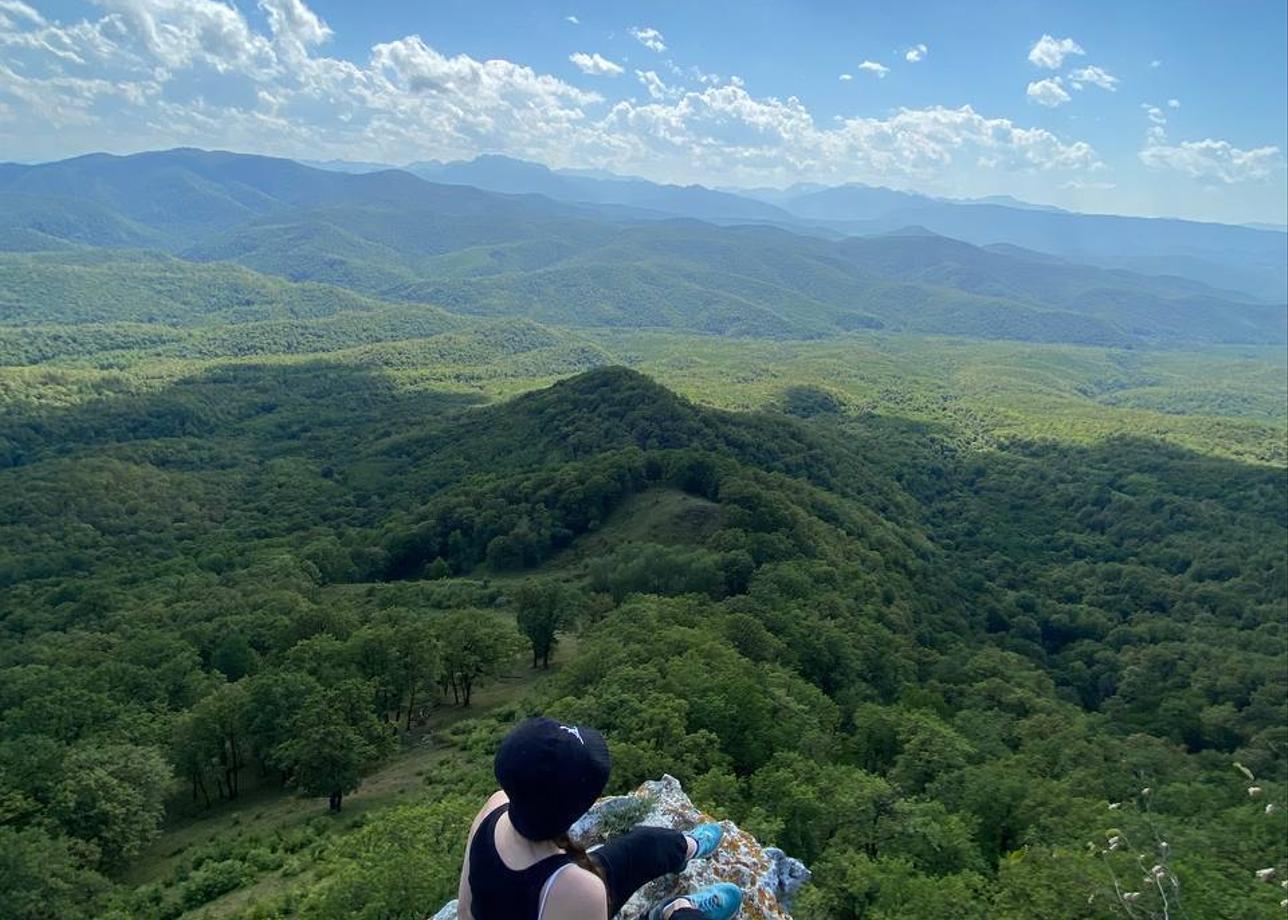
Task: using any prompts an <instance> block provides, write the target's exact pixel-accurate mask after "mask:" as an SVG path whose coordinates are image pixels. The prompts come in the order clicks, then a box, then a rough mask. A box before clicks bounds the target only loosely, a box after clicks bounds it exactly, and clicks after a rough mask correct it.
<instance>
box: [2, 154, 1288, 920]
mask: <svg viewBox="0 0 1288 920" xmlns="http://www.w3.org/2000/svg"><path fill="white" fill-rule="evenodd" d="M70 163H71V165H67V164H61V165H60V164H53V165H51V166H50V167H41V168H35V167H32V168H26V167H23V168H14V169H12V170H9V171H8V172H5V173H4V174H3V175H0V180H2V181H0V186H3V187H2V188H0V199H3V200H4V201H5V202H7V203H8V204H9V205H10V207H9V208H8V209H7V210H5V211H3V213H2V214H0V217H3V220H0V248H3V249H5V250H6V251H5V252H4V253H2V254H0V916H4V917H14V918H18V920H26V918H56V920H62V918H80V917H104V918H113V920H126V918H142V920H163V918H164V920H172V918H178V917H189V918H206V917H209V918H215V917H239V918H245V920H270V918H272V920H277V918H291V917H299V918H339V917H361V918H370V920H375V918H408V920H411V918H423V917H425V916H428V915H430V914H432V913H433V911H434V910H435V909H437V907H438V906H439V905H440V904H441V903H442V902H443V901H444V900H445V899H447V898H448V897H450V896H452V895H453V893H454V891H455V887H456V879H457V873H458V871H459V866H460V858H461V854H462V848H463V845H464V839H465V833H466V830H467V828H468V826H469V821H470V819H471V817H472V816H473V814H474V812H475V810H476V809H477V807H478V805H479V803H480V801H481V800H482V797H483V796H485V795H487V794H488V793H490V792H491V791H492V788H493V782H494V781H493V778H492V774H491V757H492V753H493V751H494V750H495V747H496V745H497V743H498V741H499V739H500V738H501V737H502V736H503V735H504V733H505V732H506V731H507V729H508V728H509V726H511V725H512V724H513V723H514V722H515V721H516V720H518V719H520V718H522V717H524V716H526V715H529V714H533V713H538V712H541V713H550V714H554V715H557V716H559V717H562V718H567V719H576V720H581V721H584V722H587V723H591V724H594V725H596V726H598V727H600V728H602V729H603V730H604V732H605V734H606V736H607V738H608V740H609V743H610V746H611V748H612V752H613V756H614V761H615V768H614V773H613V778H612V789H613V791H621V790H625V789H628V788H631V787H633V786H634V785H636V784H638V783H639V782H641V781H643V780H646V779H652V778H657V777H658V776H660V775H661V774H663V773H670V774H672V775H674V776H676V777H677V778H679V779H680V780H681V781H682V782H683V783H684V785H685V788H686V790H687V791H688V792H689V793H690V794H691V795H692V797H693V798H694V800H695V801H696V802H697V803H698V804H699V805H700V806H702V807H703V808H704V809H706V810H708V811H710V812H711V813H713V814H715V815H718V816H721V817H729V818H732V819H734V820H736V821H737V822H738V823H739V824H740V825H741V826H743V827H745V828H746V829H748V830H749V831H751V832H752V833H754V834H755V835H756V836H757V838H759V839H760V840H762V841H763V842H765V843H767V844H770V843H772V844H775V845H778V846H781V847H782V848H784V849H785V850H786V851H787V852H789V853H790V854H792V855H794V856H797V857H799V858H801V859H803V860H804V861H805V862H806V863H808V864H809V865H810V866H811V868H812V869H813V871H814V879H813V881H812V882H811V884H810V885H809V886H808V887H807V888H806V889H805V890H804V891H803V893H802V895H801V897H800V899H799V901H798V902H797V903H796V904H795V905H794V907H793V913H794V916H796V917H797V918H800V920H810V918H816V920H818V918H840V920H851V918H853V920H858V918H862V920H895V918H924V917H942V916H958V917H962V918H980V920H983V918H1000V920H1031V918H1039V917H1040V918H1050V920H1093V918H1094V920H1100V918H1124V917H1125V918H1132V920H1141V918H1158V917H1166V918H1193V920H1198V918H1204V920H1206V918H1226V920H1245V918H1249V917H1258V916H1271V915H1275V913H1276V912H1281V906H1280V902H1281V901H1282V900H1283V898H1284V897H1285V895H1286V894H1288V892H1285V891H1284V890H1283V889H1282V888H1281V887H1280V884H1279V882H1280V881H1282V880H1283V879H1285V878H1286V877H1288V553H1286V548H1288V477H1286V475H1285V471H1286V470H1288V440H1286V436H1288V393H1286V392H1285V379H1286V376H1288V365H1286V364H1285V358H1284V353H1283V343H1284V338H1285V328H1288V326H1286V324H1285V316H1286V314H1285V312H1284V308H1283V306H1282V304H1273V303H1271V304H1267V303H1263V302H1260V301H1258V300H1255V299H1254V298H1249V297H1244V296H1242V295H1235V294H1232V293H1230V292H1227V291H1221V290H1217V289H1215V288H1208V287H1207V286H1205V285H1204V284H1202V283H1200V282H1198V281H1194V280H1186V279H1181V278H1178V277H1155V276H1145V275H1135V274H1132V273H1130V272H1126V271H1111V270H1109V269H1106V268H1098V267H1089V266H1082V265H1075V264H1073V263H1069V262H1065V261H1063V260H1061V259H1056V258H1054V257H1049V256H1043V257H1039V256H1038V255H1037V254H1035V253H1032V252H1026V251H1023V250H1019V249H1018V248H1017V247H1013V246H1012V247H1004V248H1003V247H976V246H970V245H967V244H965V243H959V242H957V241H955V240H949V239H946V238H944V237H939V236H935V235H933V234H930V233H928V232H925V231H916V230H906V231H901V232H897V233H894V234H890V235H886V236H877V237H867V238H848V239H840V238H833V237H832V236H828V235H826V234H822V233H814V234H805V233H793V232H789V231H788V230H786V229H783V228H782V227H769V226H759V227H748V226H716V225H715V224H707V223H699V222H697V221H695V220H689V219H685V220H659V219H657V218H656V216H654V217H651V218H649V219H648V220H642V219H641V220H638V221H635V220H628V219H626V217H624V216H623V215H622V214H620V213H617V212H613V213H612V214H610V215H607V216H606V215H605V214H604V213H600V212H596V211H595V210H594V209H593V208H590V206H588V205H587V206H583V205H570V204H562V203H557V202H553V201H550V200H548V199H541V198H539V197H537V196H530V195H529V196H509V195H495V194H489V193H485V192H481V191H479V190H477V189H472V188H465V187H461V186H436V185H432V184H430V183H425V182H422V181H421V180H419V179H415V178H414V177H412V176H410V175H407V174H404V173H389V172H386V173H376V174H373V175H371V176H366V177H347V178H346V177H339V176H338V175H334V174H326V173H322V172H321V171H318V170H309V169H306V168H305V167H302V166H299V165H298V164H293V163H288V162H287V161H276V160H265V159H263V158H250V157H237V156H234V155H231V154H203V153H201V152H198V151H178V152H171V153H158V154H149V155H146V156H145V157H142V158H119V159H118V158H92V157H91V158H86V159H85V160H84V161H70ZM713 194H714V193H713ZM158 202H164V203H165V204H166V207H164V208H161V207H158V206H157V203H158ZM713 202H714V203H719V199H718V197H717V198H712V199H709V200H708V204H711V206H714V204H713ZM1248 233H1252V231H1248Z"/></svg>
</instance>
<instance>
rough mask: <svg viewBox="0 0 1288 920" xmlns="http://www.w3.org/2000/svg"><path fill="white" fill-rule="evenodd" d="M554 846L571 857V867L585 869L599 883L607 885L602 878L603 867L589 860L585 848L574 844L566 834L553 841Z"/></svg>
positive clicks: (605, 879)
mask: <svg viewBox="0 0 1288 920" xmlns="http://www.w3.org/2000/svg"><path fill="white" fill-rule="evenodd" d="M554 843H555V846H557V847H559V849H561V850H563V851H564V852H565V853H567V854H568V855H569V856H571V857H572V861H573V865H575V866H577V867H578V868H580V869H585V870H586V871H587V872H589V873H590V874H591V875H593V876H595V877H596V878H597V879H599V880H600V881H601V882H604V883H605V884H607V882H608V879H607V878H605V877H604V869H603V867H602V866H601V865H600V864H599V863H597V862H595V860H593V859H591V858H590V854H589V853H587V852H586V848H585V847H583V846H582V845H581V844H579V843H575V842H574V841H573V840H572V838H571V837H569V836H568V834H567V833H563V834H560V835H559V836H558V837H556V838H555V840H554Z"/></svg>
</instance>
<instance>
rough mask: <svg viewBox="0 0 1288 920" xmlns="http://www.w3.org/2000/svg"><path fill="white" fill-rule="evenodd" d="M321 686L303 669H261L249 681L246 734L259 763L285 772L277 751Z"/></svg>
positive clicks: (247, 683) (286, 769)
mask: <svg viewBox="0 0 1288 920" xmlns="http://www.w3.org/2000/svg"><path fill="white" fill-rule="evenodd" d="M321 690H322V687H321V685H320V684H319V683H318V682H317V681H316V680H314V679H313V677H312V676H310V675H308V674H305V673H303V672H302V671H293V670H289V669H279V670H272V671H262V672H260V673H259V674H256V675H255V676H254V677H252V678H250V679H249V680H248V681H247V682H246V737H247V739H248V741H249V742H250V746H251V747H252V748H253V749H254V751H255V754H256V756H257V757H258V758H259V761H260V764H261V765H262V766H264V767H275V768H277V769H278V770H280V771H281V772H282V774H283V775H284V776H285V774H286V773H287V772H288V767H287V765H286V764H284V763H283V762H282V761H280V760H279V759H278V751H279V750H280V749H281V746H282V745H283V744H284V743H285V742H286V741H287V740H288V739H289V738H290V737H291V726H292V725H293V724H294V722H295V719H296V717H297V715H298V714H299V713H300V711H301V710H303V708H304V706H305V704H306V703H307V702H308V700H309V699H310V698H311V697H312V696H314V695H315V694H317V693H320V692H321Z"/></svg>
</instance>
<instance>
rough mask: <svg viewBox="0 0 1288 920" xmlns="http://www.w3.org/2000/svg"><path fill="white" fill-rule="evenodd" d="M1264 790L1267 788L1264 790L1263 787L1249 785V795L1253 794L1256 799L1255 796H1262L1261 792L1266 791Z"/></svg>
mask: <svg viewBox="0 0 1288 920" xmlns="http://www.w3.org/2000/svg"><path fill="white" fill-rule="evenodd" d="M1264 791H1265V790H1264V789H1262V788H1261V787H1260V786H1249V787H1248V795H1250V796H1252V797H1253V798H1254V799H1255V798H1257V797H1258V796H1260V795H1261V793H1262V792H1264Z"/></svg>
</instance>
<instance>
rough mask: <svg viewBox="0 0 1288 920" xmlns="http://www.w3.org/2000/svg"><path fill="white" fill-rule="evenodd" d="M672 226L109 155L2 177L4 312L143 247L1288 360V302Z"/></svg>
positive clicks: (935, 253)
mask: <svg viewBox="0 0 1288 920" xmlns="http://www.w3.org/2000/svg"><path fill="white" fill-rule="evenodd" d="M695 194H696V193H695ZM712 194H715V193H712ZM727 197H733V196H727ZM739 200H742V199H739ZM750 204H756V203H755V202H750ZM696 213H702V212H701V211H700V210H699V211H698V212H696ZM1024 213H1028V212H1024ZM646 216H647V217H648V218H649V219H644V218H645V217H646ZM658 216H659V215H657V214H656V213H652V212H650V213H649V214H648V215H645V214H642V213H640V214H637V213H634V212H633V211H632V210H631V209H630V208H629V207H620V206H616V205H614V206H611V207H610V206H606V205H603V204H599V203H593V202H592V203H586V202H569V201H555V200H553V199H551V198H548V197H544V196H541V195H534V194H525V195H507V194H499V193H496V192H486V191H482V190H480V189H477V188H471V187H467V186H461V185H443V184H435V183H431V182H426V181H424V180H422V179H420V178H417V177H416V176H413V175H411V174H410V173H406V172H401V171H397V170H385V171H378V172H371V173H363V174H349V173H337V172H328V171H325V170H319V169H312V168H310V167H307V166H303V165H301V164H299V163H295V162H292V161H289V160H280V159H272V158H267V157H255V156H245V155H239V154H232V153H218V152H206V151H199V150H172V151H158V152H152V153H146V154H137V155H134V156H129V157H112V156H107V155H101V154H99V155H92V156H87V157H80V158H77V159H74V160H67V161H62V162H58V163H49V164H42V165H38V166H14V165H10V166H7V167H5V169H4V170H3V171H0V250H5V251H8V252H10V253H42V254H41V255H26V256H20V255H7V256H5V257H4V263H3V266H0V267H2V268H3V271H2V272H0V282H3V281H4V280H5V279H8V278H13V279H14V287H15V288H16V289H17V290H18V292H19V293H18V294H15V293H10V292H4V293H7V294H8V296H5V297H4V302H13V303H16V302H18V301H19V300H21V302H22V308H23V311H24V314H25V315H26V316H28V317H30V316H32V315H33V314H34V315H36V316H37V317H41V318H43V319H44V320H45V321H48V322H67V321H76V320H75V318H74V317H69V316H68V312H69V307H72V306H75V302H73V303H71V304H69V303H68V298H65V297H60V296H58V295H59V294H60V293H61V289H60V286H59V285H58V284H51V283H48V281H47V280H46V278H47V276H48V273H49V272H50V271H51V269H52V270H53V271H60V270H62V269H64V268H65V269H67V270H68V274H69V275H73V274H74V273H73V272H71V269H72V268H73V267H75V266H76V265H77V264H78V263H79V262H80V260H82V259H84V258H85V252H84V249H85V248H86V247H91V248H92V251H93V252H94V253H95V257H96V258H99V259H101V260H102V262H101V263H100V274H101V275H103V276H110V275H111V272H112V265H111V259H112V258H113V257H114V256H116V255H119V256H120V258H121V265H120V271H121V272H123V273H126V274H137V272H138V269H139V266H138V262H137V260H136V258H135V256H134V255H132V254H121V253H120V250H121V249H122V248H129V249H144V250H159V251H163V252H166V253H167V254H169V255H171V256H177V257H180V258H182V259H184V260H187V261H189V262H196V263H224V262H233V263H237V264H239V265H241V266H243V267H244V268H248V269H251V270H254V271H256V272H261V273H265V274H270V275H276V276H280V277H281V278H285V279H287V280H290V281H292V282H318V283H325V284H330V285H334V286H339V287H344V288H346V289H348V290H350V291H354V292H358V293H361V294H363V295H366V296H368V297H372V298H376V299H379V300H382V301H393V302H398V303H408V302H410V303H416V304H432V305H434V306H437V307H440V308H444V309H447V310H450V311H452V312H456V313H464V314H469V315H483V316H505V317H516V316H518V317H524V318H527V319H531V320H535V321H538V322H544V323H555V324H561V325H576V326H583V327H611V328H670V329H681V330H686V331H696V332H702V333H706V334H717V335H738V336H770V337H776V338H820V337H828V336H836V335H843V334H845V333H847V332H851V331H854V330H871V329H883V330H890V331H896V332H907V333H913V334H936V335H968V336H973V337H978V338H987V339H1013V340H1023V341H1038V342H1071V343H1079V344H1088V345H1108V346H1134V347H1140V346H1161V347H1176V346H1183V345H1194V344H1231V343H1238V344H1282V343H1284V342H1288V307H1286V306H1285V304H1284V302H1283V298H1282V296H1281V295H1277V296H1276V299H1275V300H1273V301H1271V302H1269V303H1267V302H1263V301H1259V300H1257V299H1256V298H1253V297H1250V296H1248V295H1245V294H1241V293H1238V292H1235V291H1231V290H1227V289H1223V288H1222V287H1220V286H1216V287H1213V286H1209V285H1206V284H1203V283H1200V282H1197V281H1186V280H1182V279H1180V278H1177V277H1169V276H1154V275H1146V274H1139V273H1133V272H1128V271H1121V270H1119V271H1110V270H1106V269H1103V268H1095V267H1091V266H1087V265H1079V264H1076V263H1073V262H1067V261H1062V260H1059V259H1054V258H1052V257H1051V256H1049V255H1043V254H1039V253H1036V252H1032V251H1026V250H1024V249H1021V248H1019V247H1016V246H1010V247H1006V248H1002V249H998V248H996V247H995V248H991V249H985V248H981V247H978V246H974V245H970V244H968V243H963V242H958V241H955V240H950V239H947V238H944V237H940V236H936V235H934V234H932V233H930V232H928V231H925V230H920V231H918V230H916V229H915V228H912V229H910V228H908V227H907V226H904V225H901V226H899V227H894V228H883V229H892V230H894V231H895V232H893V233H890V234H889V235H886V236H878V237H864V238H855V237H850V238H831V237H828V238H824V237H821V236H818V235H815V234H814V233H813V232H811V231H809V229H808V228H805V227H799V226H790V227H789V229H783V228H782V227H775V226H765V225H750V226H733V227H725V226H716V225H713V224H710V223H704V222H701V221H698V220H692V219H669V220H659V219H656V218H657V217H658ZM663 216H665V215H663ZM771 216H772V215H771ZM747 219H748V220H753V219H755V215H754V213H751V212H749V214H748V216H747ZM769 219H770V217H769V216H766V217H765V220H766V221H768V220H769ZM1247 232H1248V233H1255V232H1256V231H1247ZM1263 235H1264V236H1267V237H1270V238H1271V239H1272V241H1273V240H1275V239H1277V237H1276V236H1275V234H1263ZM1008 239H1009V238H1008ZM1267 258H1269V257H1267ZM60 260H62V261H60ZM81 264H83V263H81ZM193 277H194V279H195V278H196V276H195V275H194V276H193ZM1232 277H1233V276H1232ZM106 283H107V284H108V285H112V284H113V281H112V280H111V279H110V277H107V278H106ZM2 291H3V289H0V292H2ZM19 295H21V296H19ZM180 296H181V297H182V295H180ZM215 296H216V297H217V296H218V293H216V295H215ZM50 298H52V299H53V301H56V302H50ZM189 299H191V298H189ZM42 314H43V316H42Z"/></svg>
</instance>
